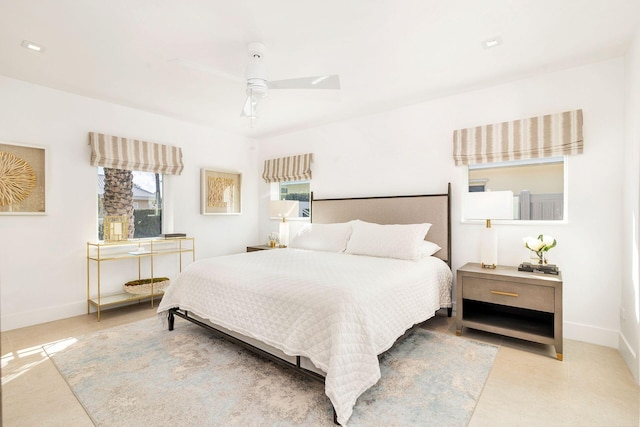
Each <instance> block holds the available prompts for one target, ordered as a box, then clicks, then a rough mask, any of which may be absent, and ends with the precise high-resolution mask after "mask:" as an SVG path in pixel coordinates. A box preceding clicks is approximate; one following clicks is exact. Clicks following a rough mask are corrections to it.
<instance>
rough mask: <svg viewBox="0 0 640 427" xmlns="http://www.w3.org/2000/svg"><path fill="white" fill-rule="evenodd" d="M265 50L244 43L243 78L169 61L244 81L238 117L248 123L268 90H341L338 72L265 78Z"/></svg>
mask: <svg viewBox="0 0 640 427" xmlns="http://www.w3.org/2000/svg"><path fill="white" fill-rule="evenodd" d="M265 50H266V49H265V46H264V44H262V43H258V42H254V43H249V45H248V46H247V51H248V54H249V64H248V65H247V68H246V73H245V80H243V79H241V78H239V77H238V76H235V75H231V74H228V73H225V72H223V71H220V70H216V69H213V68H210V67H208V66H206V65H203V64H200V63H198V62H195V61H190V60H186V59H174V60H171V62H176V63H178V64H180V65H183V66H185V67H189V68H193V69H197V70H200V71H204V72H206V73H209V74H214V75H217V76H219V77H223V78H226V79H229V80H233V81H241V82H243V83H246V92H247V99H246V101H245V103H244V106H243V107H242V111H241V113H240V116H241V117H248V118H249V119H250V120H251V123H253V120H254V119H256V118H257V117H258V116H257V112H256V110H257V106H258V103H259V101H260V100H261V99H263V98H264V97H265V96H267V93H268V92H269V90H271V89H340V77H339V76H338V75H337V74H326V75H320V76H312V77H300V78H295V79H287V80H273V81H269V80H267V72H266V68H265V66H264V64H263V60H264V56H265Z"/></svg>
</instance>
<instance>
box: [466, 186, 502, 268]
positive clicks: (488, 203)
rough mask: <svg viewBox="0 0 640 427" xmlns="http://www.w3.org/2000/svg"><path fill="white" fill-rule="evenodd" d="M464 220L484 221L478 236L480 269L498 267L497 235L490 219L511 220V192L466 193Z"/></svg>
mask: <svg viewBox="0 0 640 427" xmlns="http://www.w3.org/2000/svg"><path fill="white" fill-rule="evenodd" d="M463 209H464V211H463V212H464V218H465V219H482V220H486V228H484V230H483V232H482V234H481V236H480V264H481V265H482V268H496V265H498V235H497V234H496V232H495V229H494V228H492V227H491V220H492V219H513V192H512V191H485V192H474V193H466V194H465V198H464V208H463Z"/></svg>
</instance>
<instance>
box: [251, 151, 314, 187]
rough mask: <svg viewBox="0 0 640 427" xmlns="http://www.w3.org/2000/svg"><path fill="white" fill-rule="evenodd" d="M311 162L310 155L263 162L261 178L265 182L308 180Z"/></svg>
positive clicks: (311, 156) (311, 155)
mask: <svg viewBox="0 0 640 427" xmlns="http://www.w3.org/2000/svg"><path fill="white" fill-rule="evenodd" d="M312 161H313V154H312V153H308V154H300V155H297V156H291V157H281V158H279V159H271V160H265V161H264V172H263V173H262V178H264V180H265V181H266V182H282V181H302V180H309V179H311V162H312Z"/></svg>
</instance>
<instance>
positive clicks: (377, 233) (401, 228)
mask: <svg viewBox="0 0 640 427" xmlns="http://www.w3.org/2000/svg"><path fill="white" fill-rule="evenodd" d="M352 228H353V231H352V232H351V237H350V238H349V242H348V243H347V250H346V251H345V252H346V253H349V254H354V255H369V256H377V257H386V258H400V259H420V258H421V257H422V252H421V243H422V242H423V241H424V238H425V236H426V235H427V232H428V231H429V228H431V224H429V223H424V224H390V225H381V224H374V223H371V222H364V221H359V220H358V221H352Z"/></svg>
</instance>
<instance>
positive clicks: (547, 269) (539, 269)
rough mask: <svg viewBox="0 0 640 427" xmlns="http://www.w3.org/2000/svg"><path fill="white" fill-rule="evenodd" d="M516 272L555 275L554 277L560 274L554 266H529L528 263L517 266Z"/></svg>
mask: <svg viewBox="0 0 640 427" xmlns="http://www.w3.org/2000/svg"><path fill="white" fill-rule="evenodd" d="M518 271H528V272H530V273H543V274H555V275H556V276H557V275H558V273H559V272H560V270H558V267H557V266H556V265H555V264H531V263H530V262H523V263H522V264H520V265H519V266H518Z"/></svg>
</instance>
